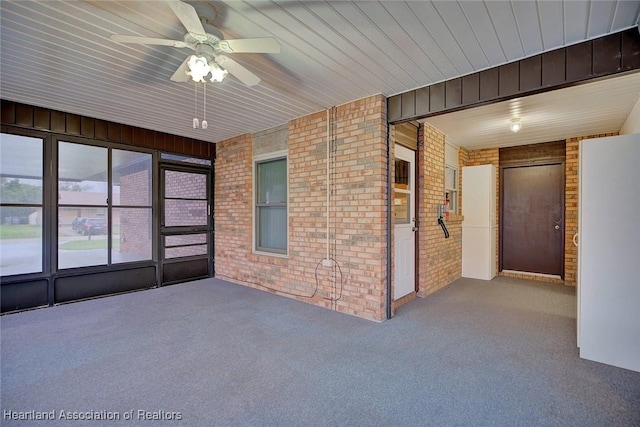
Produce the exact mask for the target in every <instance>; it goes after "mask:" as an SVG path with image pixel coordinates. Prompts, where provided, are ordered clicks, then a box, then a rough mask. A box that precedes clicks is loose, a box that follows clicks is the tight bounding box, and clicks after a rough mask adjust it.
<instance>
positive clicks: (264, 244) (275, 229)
mask: <svg viewBox="0 0 640 427" xmlns="http://www.w3.org/2000/svg"><path fill="white" fill-rule="evenodd" d="M260 249H266V250H273V251H276V252H283V253H284V252H286V250H287V208H286V207H275V206H269V207H259V208H258V250H260Z"/></svg>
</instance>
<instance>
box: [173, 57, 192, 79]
mask: <svg viewBox="0 0 640 427" xmlns="http://www.w3.org/2000/svg"><path fill="white" fill-rule="evenodd" d="M189 58H190V56H187V57H186V58H185V60H184V61H182V64H180V66H179V67H178V69H177V70H176V72H175V73H173V75H172V76H171V81H174V82H186V81H189V79H191V76H189V75H188V74H187V70H188V69H189V65H188V64H187V62H189Z"/></svg>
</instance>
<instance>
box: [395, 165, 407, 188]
mask: <svg viewBox="0 0 640 427" xmlns="http://www.w3.org/2000/svg"><path fill="white" fill-rule="evenodd" d="M395 179H396V182H395V188H399V189H402V190H408V189H409V162H406V161H404V160H400V159H396V169H395Z"/></svg>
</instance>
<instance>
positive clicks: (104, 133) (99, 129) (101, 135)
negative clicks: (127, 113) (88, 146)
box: [94, 120, 109, 141]
mask: <svg viewBox="0 0 640 427" xmlns="http://www.w3.org/2000/svg"><path fill="white" fill-rule="evenodd" d="M94 126H95V131H96V139H100V140H103V141H108V140H109V123H108V122H105V121H104V120H96V121H95V124H94Z"/></svg>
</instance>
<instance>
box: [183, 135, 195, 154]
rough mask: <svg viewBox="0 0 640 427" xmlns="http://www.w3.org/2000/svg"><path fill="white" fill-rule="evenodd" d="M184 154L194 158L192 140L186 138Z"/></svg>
mask: <svg viewBox="0 0 640 427" xmlns="http://www.w3.org/2000/svg"><path fill="white" fill-rule="evenodd" d="M182 152H183V153H184V154H188V155H191V156H193V141H192V140H191V138H185V139H184V141H183V142H182Z"/></svg>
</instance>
